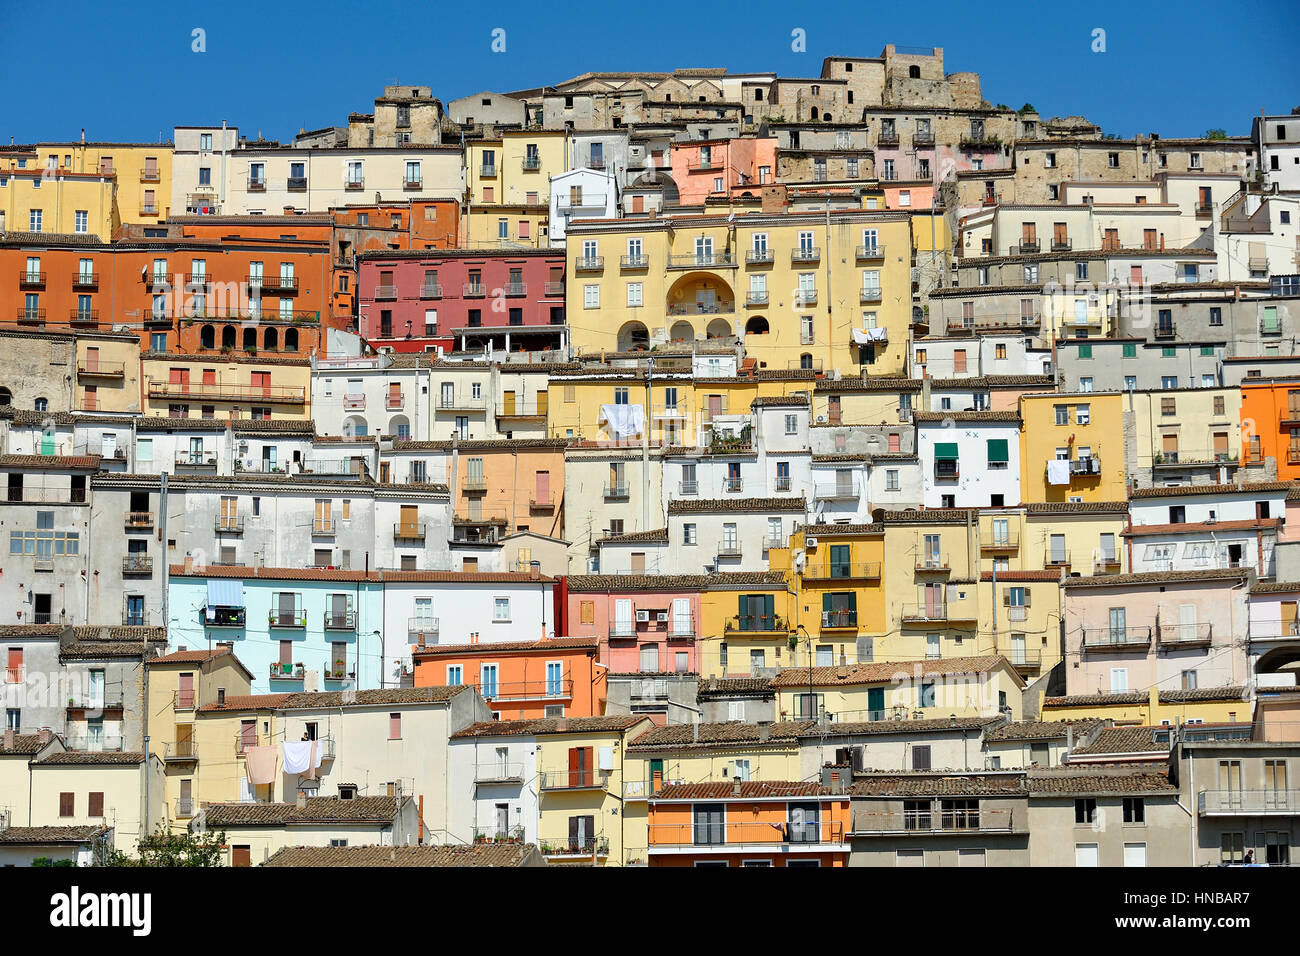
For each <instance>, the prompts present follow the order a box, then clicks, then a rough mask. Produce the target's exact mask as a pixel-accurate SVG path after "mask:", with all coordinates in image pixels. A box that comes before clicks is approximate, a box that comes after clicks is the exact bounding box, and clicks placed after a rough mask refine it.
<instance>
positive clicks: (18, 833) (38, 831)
mask: <svg viewBox="0 0 1300 956" xmlns="http://www.w3.org/2000/svg"><path fill="white" fill-rule="evenodd" d="M108 832H110V831H109V828H108V827H102V826H94V825H91V826H81V827H9V828H8V829H5V830H0V843H4V844H23V845H31V846H34V845H38V844H39V845H48V844H52V843H88V842H90V841H91V840H94V839H96V838H98V837H101V836H104V835H105V834H107V833H108Z"/></svg>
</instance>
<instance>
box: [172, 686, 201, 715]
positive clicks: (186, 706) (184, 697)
mask: <svg viewBox="0 0 1300 956" xmlns="http://www.w3.org/2000/svg"><path fill="white" fill-rule="evenodd" d="M198 706H199V695H198V694H197V693H195V691H194V689H193V688H190V689H189V690H176V691H172V710H195V709H197V708H198Z"/></svg>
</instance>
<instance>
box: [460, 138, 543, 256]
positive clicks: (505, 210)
mask: <svg viewBox="0 0 1300 956" xmlns="http://www.w3.org/2000/svg"><path fill="white" fill-rule="evenodd" d="M565 140H566V134H565V133H564V132H563V131H555V130H551V131H544V130H511V131H508V132H505V133H503V134H502V136H501V138H500V139H483V140H471V141H469V142H467V143H466V144H465V162H466V171H465V179H466V187H467V191H468V193H469V203H468V204H467V205H466V207H465V228H464V229H463V231H462V234H463V235H464V236H465V237H466V245H468V246H471V247H482V246H495V245H506V246H512V245H513V246H519V245H522V246H533V247H536V248H542V247H545V246H548V245H549V244H550V241H549V236H548V223H549V212H550V202H551V191H550V184H551V177H552V176H554V175H555V174H557V173H562V172H564V171H565V170H566V169H567V163H566V157H565V148H566V147H565Z"/></svg>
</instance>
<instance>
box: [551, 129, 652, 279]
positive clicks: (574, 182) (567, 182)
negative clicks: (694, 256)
mask: <svg viewBox="0 0 1300 956" xmlns="http://www.w3.org/2000/svg"><path fill="white" fill-rule="evenodd" d="M594 146H595V144H593V145H592V146H589V147H588V149H591V148H594ZM580 158H581V157H580ZM618 204H619V189H618V180H617V178H616V176H615V174H614V172H613V170H611V169H605V168H599V169H591V168H582V169H571V170H569V171H568V172H565V173H557V174H556V175H554V176H552V177H551V214H550V224H551V245H552V246H563V245H564V235H565V232H566V226H567V225H568V223H569V220H570V219H615V218H617V217H618V209H619V205H618ZM638 256H639V254H638Z"/></svg>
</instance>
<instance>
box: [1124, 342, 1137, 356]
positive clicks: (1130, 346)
mask: <svg viewBox="0 0 1300 956" xmlns="http://www.w3.org/2000/svg"><path fill="white" fill-rule="evenodd" d="M1137 354H1138V347H1137V343H1136V342H1125V343H1124V358H1137Z"/></svg>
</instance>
